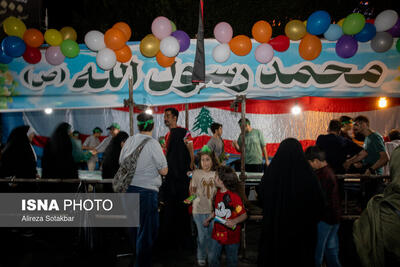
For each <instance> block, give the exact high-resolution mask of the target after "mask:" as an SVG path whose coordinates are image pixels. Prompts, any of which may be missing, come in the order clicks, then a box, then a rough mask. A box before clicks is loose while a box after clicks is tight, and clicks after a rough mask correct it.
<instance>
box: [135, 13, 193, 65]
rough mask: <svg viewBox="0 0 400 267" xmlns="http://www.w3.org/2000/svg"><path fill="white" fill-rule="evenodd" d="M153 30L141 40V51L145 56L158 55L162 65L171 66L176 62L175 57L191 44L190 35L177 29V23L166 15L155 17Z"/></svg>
mask: <svg viewBox="0 0 400 267" xmlns="http://www.w3.org/2000/svg"><path fill="white" fill-rule="evenodd" d="M151 32H152V33H151V34H148V35H146V36H145V37H144V38H143V39H142V40H141V41H140V52H141V53H142V55H143V56H145V57H149V58H151V57H156V60H157V63H158V64H159V65H160V66H161V67H164V68H167V67H170V66H171V65H172V64H173V63H174V62H175V57H176V56H177V55H178V54H179V53H180V52H185V51H186V50H187V49H188V48H189V46H190V37H189V35H188V34H187V33H186V32H184V31H182V30H177V29H176V25H175V23H173V22H172V21H170V20H169V19H168V18H166V17H163V16H159V17H157V18H155V19H154V20H153V23H152V24H151Z"/></svg>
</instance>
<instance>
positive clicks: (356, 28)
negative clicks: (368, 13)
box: [342, 13, 365, 35]
mask: <svg viewBox="0 0 400 267" xmlns="http://www.w3.org/2000/svg"><path fill="white" fill-rule="evenodd" d="M364 25H365V17H364V15H363V14H360V13H353V14H350V15H348V16H347V17H346V18H345V20H344V21H343V26H342V29H343V33H344V34H347V35H354V34H357V33H359V32H360V31H361V30H362V29H363V28H364Z"/></svg>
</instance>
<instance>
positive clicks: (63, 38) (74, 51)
mask: <svg viewBox="0 0 400 267" xmlns="http://www.w3.org/2000/svg"><path fill="white" fill-rule="evenodd" d="M3 29H4V32H5V33H6V34H7V35H8V36H7V37H6V38H4V39H3V40H2V42H1V48H0V63H3V64H8V63H10V62H11V61H12V60H13V58H17V57H20V56H22V57H23V58H24V60H25V61H26V62H28V63H30V64H36V63H38V62H39V61H40V60H41V59H42V54H41V53H40V50H39V47H40V46H41V45H42V44H43V43H44V41H46V43H47V44H49V47H47V49H46V53H45V57H46V60H47V62H48V63H49V64H51V65H59V64H61V63H62V62H64V59H65V57H69V58H73V57H76V56H77V55H78V54H79V51H80V50H79V46H78V44H77V43H76V38H77V34H76V31H75V30H74V29H73V28H71V27H64V28H62V29H61V30H60V31H58V30H55V29H49V30H47V31H46V32H45V34H44V35H43V34H42V32H40V31H39V30H37V29H33V28H31V29H26V26H25V24H24V22H23V21H21V20H20V19H18V18H16V17H14V16H10V17H8V18H6V19H5V20H4V21H3Z"/></svg>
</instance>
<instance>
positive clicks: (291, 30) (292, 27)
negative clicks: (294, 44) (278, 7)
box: [285, 19, 307, 41]
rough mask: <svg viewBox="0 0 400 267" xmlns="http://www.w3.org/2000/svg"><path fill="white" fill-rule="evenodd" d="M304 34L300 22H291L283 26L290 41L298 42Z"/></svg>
mask: <svg viewBox="0 0 400 267" xmlns="http://www.w3.org/2000/svg"><path fill="white" fill-rule="evenodd" d="M306 33H307V30H306V26H304V23H303V22H302V21H300V20H297V19H295V20H291V21H289V22H288V23H287V24H286V26H285V34H286V36H287V37H289V39H290V40H293V41H297V40H300V39H301V38H303V37H304V36H305V35H306Z"/></svg>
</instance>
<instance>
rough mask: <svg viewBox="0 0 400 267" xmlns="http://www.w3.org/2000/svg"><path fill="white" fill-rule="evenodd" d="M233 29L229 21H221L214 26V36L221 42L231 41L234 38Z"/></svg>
mask: <svg viewBox="0 0 400 267" xmlns="http://www.w3.org/2000/svg"><path fill="white" fill-rule="evenodd" d="M232 36H233V29H232V27H231V25H229V23H227V22H220V23H218V24H217V25H215V27H214V37H215V39H217V41H218V42H220V43H221V44H225V43H229V42H230V41H231V40H232Z"/></svg>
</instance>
